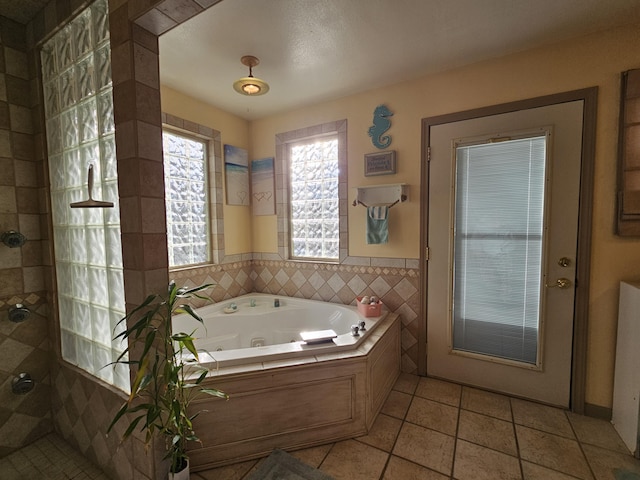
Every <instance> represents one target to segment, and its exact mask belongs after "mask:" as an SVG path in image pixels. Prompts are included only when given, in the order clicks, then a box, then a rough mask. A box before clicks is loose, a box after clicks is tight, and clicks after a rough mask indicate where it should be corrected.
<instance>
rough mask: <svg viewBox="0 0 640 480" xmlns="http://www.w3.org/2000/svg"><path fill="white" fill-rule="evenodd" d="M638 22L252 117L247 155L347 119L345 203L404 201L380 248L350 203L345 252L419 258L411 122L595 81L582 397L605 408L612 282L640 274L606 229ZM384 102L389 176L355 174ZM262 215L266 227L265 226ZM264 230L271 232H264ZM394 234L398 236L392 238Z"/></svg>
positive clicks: (638, 246) (416, 161)
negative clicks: (386, 190) (361, 193)
mask: <svg viewBox="0 0 640 480" xmlns="http://www.w3.org/2000/svg"><path fill="white" fill-rule="evenodd" d="M630 45H640V29H639V28H638V25H634V26H628V27H624V28H618V29H615V30H610V31H607V32H605V33H600V34H596V35H591V36H587V37H583V38H580V39H577V40H572V41H569V42H564V43H561V44H557V45H553V46H550V47H546V48H540V49H536V50H532V51H528V52H524V53H519V54H515V55H511V56H508V57H504V58H500V59H496V60H490V61H485V62H481V63H478V64H475V65H470V66H467V67H463V68H459V69H456V70H453V71H449V72H445V73H440V74H435V75H430V76H428V77H425V78H422V79H420V80H416V81H411V82H405V83H402V84H398V85H394V86H392V87H388V88H384V89H379V90H373V91H370V92H365V93H362V94H359V95H355V96H352V97H348V98H344V99H340V100H339V101H334V102H329V103H324V104H321V105H316V106H312V107H307V108H304V109H301V110H298V111H294V112H287V113H285V114H282V115H277V116H274V117H270V118H266V119H263V120H259V121H255V122H253V123H252V125H251V144H252V149H251V153H252V155H253V156H255V157H256V158H259V157H264V156H271V155H274V151H275V146H274V141H273V138H274V135H275V134H276V133H281V132H284V131H288V130H293V129H297V128H301V127H305V126H310V125H315V124H318V123H321V122H326V121H331V120H336V119H341V118H346V119H347V120H348V131H349V135H348V153H349V200H352V198H353V192H352V187H354V186H357V185H367V184H374V183H390V182H407V183H409V184H411V201H410V202H408V203H407V204H404V205H401V206H398V207H397V208H394V210H393V211H392V214H393V220H394V221H395V223H396V225H395V228H393V230H391V231H392V233H393V234H394V237H393V240H392V241H391V242H390V243H389V244H388V245H387V246H383V247H382V246H367V245H365V244H364V240H363V238H364V216H363V215H361V214H360V213H361V211H360V209H355V208H354V207H350V209H349V255H364V256H371V257H377V256H385V257H418V255H419V236H418V233H419V229H418V225H419V221H420V213H419V201H418V198H419V197H418V195H419V185H418V181H417V179H419V178H420V163H421V157H420V143H421V131H420V121H421V119H422V118H425V117H430V116H434V115H440V114H446V113H452V112H457V111H462V110H469V109H472V108H477V107H483V106H487V105H494V104H500V103H504V102H510V101H515V100H521V99H525V98H531V97H536V96H541V95H547V94H553V93H559V92H563V91H569V90H576V89H580V88H585V87H592V86H597V87H599V100H598V120H597V138H596V165H595V186H594V206H593V250H592V255H591V259H592V272H591V291H590V297H591V301H590V308H589V314H590V322H589V340H588V349H589V352H588V365H587V392H586V401H587V403H590V404H593V405H598V406H604V407H611V404H612V389H613V368H614V352H615V335H616V325H617V300H618V291H619V282H620V280H623V279H629V278H639V277H640V241H639V240H633V239H622V238H619V237H617V236H615V235H614V233H613V232H614V219H615V188H616V155H617V131H618V128H617V125H618V103H619V81H620V72H622V71H624V70H628V69H631V68H638V67H639V66H640V55H638V53H637V49H635V48H629V46H630ZM381 103H384V104H386V105H387V106H388V107H389V108H390V109H391V110H392V111H393V112H394V116H393V117H392V128H391V129H390V130H389V132H388V133H390V134H391V135H392V136H393V143H392V145H391V148H392V149H394V150H396V151H397V156H398V157H397V158H398V174H397V175H395V176H387V177H377V178H376V177H373V178H372V177H364V174H363V155H364V154H365V153H369V152H372V151H375V148H373V147H372V145H371V143H370V138H369V137H368V136H367V128H368V126H369V125H370V123H371V118H372V113H373V109H374V108H375V107H376V106H377V105H379V104H381ZM275 221H276V220H275V217H273V218H270V219H266V218H261V219H260V222H261V227H260V228H261V229H263V230H264V231H267V232H275V225H274V224H275ZM269 222H271V225H269ZM271 235H272V236H273V235H275V233H272V234H271ZM396 235H397V236H396ZM273 243H274V241H273V238H269V237H267V236H259V237H257V238H254V250H255V251H274V249H273Z"/></svg>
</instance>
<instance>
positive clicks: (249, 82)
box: [233, 55, 269, 97]
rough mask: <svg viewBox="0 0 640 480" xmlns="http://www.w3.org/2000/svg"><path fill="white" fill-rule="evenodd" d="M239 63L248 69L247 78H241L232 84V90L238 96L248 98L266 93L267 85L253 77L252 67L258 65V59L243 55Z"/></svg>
mask: <svg viewBox="0 0 640 480" xmlns="http://www.w3.org/2000/svg"><path fill="white" fill-rule="evenodd" d="M240 62H241V63H242V64H243V65H246V66H247V67H249V76H248V77H242V78H241V79H240V80H236V81H235V82H233V89H234V90H235V91H236V92H238V93H239V94H240V95H248V96H250V97H255V96H257V95H264V94H265V93H267V92H268V91H269V84H268V83H267V82H265V81H264V80H260V79H259V78H256V77H254V76H253V67H255V66H256V65H258V64H259V63H260V60H259V59H258V57H254V56H253V55H245V56H244V57H242V58H241V59H240Z"/></svg>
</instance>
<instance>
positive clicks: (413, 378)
mask: <svg viewBox="0 0 640 480" xmlns="http://www.w3.org/2000/svg"><path fill="white" fill-rule="evenodd" d="M420 378H421V377H419V376H418V375H412V374H410V373H401V374H400V376H399V377H398V380H396V383H395V385H394V386H393V389H394V390H398V391H400V392H403V393H408V394H409V395H413V394H414V393H415V391H416V387H417V386H418V381H419V380H420Z"/></svg>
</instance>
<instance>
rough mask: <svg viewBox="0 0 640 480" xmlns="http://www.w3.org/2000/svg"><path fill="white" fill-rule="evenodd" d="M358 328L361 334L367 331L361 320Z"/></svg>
mask: <svg viewBox="0 0 640 480" xmlns="http://www.w3.org/2000/svg"><path fill="white" fill-rule="evenodd" d="M358 327H360V331H361V332H364V331H365V330H366V329H367V324H366V323H364V320H361V321H360V323H358Z"/></svg>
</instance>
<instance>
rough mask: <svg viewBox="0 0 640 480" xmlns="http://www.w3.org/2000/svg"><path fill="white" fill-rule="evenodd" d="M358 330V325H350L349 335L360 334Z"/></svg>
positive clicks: (355, 335)
mask: <svg viewBox="0 0 640 480" xmlns="http://www.w3.org/2000/svg"><path fill="white" fill-rule="evenodd" d="M359 330H360V327H359V326H358V325H351V335H353V336H354V337H359V336H360V333H359Z"/></svg>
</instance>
